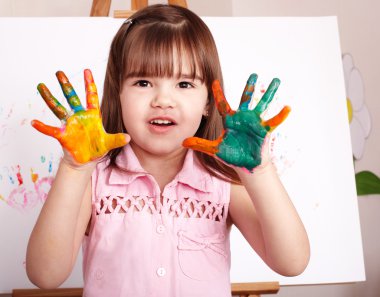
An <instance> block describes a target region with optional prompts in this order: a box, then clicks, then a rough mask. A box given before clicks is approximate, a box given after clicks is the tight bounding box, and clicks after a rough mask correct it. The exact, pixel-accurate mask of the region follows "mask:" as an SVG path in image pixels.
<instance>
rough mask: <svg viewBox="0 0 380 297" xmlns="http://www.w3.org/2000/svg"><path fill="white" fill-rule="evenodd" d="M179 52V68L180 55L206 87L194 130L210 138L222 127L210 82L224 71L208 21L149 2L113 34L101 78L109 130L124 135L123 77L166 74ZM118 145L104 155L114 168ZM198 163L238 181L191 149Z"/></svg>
mask: <svg viewBox="0 0 380 297" xmlns="http://www.w3.org/2000/svg"><path fill="white" fill-rule="evenodd" d="M175 50H177V53H178V55H177V57H179V59H178V63H179V65H178V66H179V67H178V68H177V69H182V67H181V66H182V65H181V63H182V61H181V57H183V55H187V57H188V58H189V59H187V60H189V61H191V63H192V65H190V66H191V72H192V73H190V74H191V75H192V76H193V77H195V76H196V75H199V76H200V77H201V80H202V81H203V82H204V83H205V84H206V86H207V89H208V101H209V104H208V113H209V116H207V117H203V118H202V121H201V123H200V126H199V128H198V130H197V132H196V134H195V136H197V137H202V138H206V139H210V140H214V139H216V138H217V137H218V136H219V135H220V134H221V133H222V131H223V123H222V118H221V116H220V115H219V113H218V111H217V109H216V106H215V104H214V99H213V98H212V97H213V95H212V90H211V84H212V82H213V81H214V80H216V79H217V80H219V81H220V82H221V84H222V85H223V78H222V71H221V67H220V62H219V57H218V52H217V49H216V45H215V41H214V39H213V37H212V34H211V32H210V30H209V29H208V27H207V26H206V24H205V23H204V22H203V21H202V20H201V19H200V18H199V17H198V16H197V15H196V14H194V13H193V12H191V11H190V10H188V9H186V8H183V7H179V6H174V5H163V4H156V5H151V6H148V7H146V8H144V9H142V10H140V11H138V12H136V13H135V14H134V15H132V17H131V18H130V19H129V20H127V21H126V22H124V24H123V25H122V26H121V27H120V29H119V31H118V32H117V33H116V35H115V37H114V39H113V41H112V44H111V49H110V54H109V59H108V64H107V71H106V77H105V81H104V91H103V100H102V104H101V113H102V118H103V124H104V128H105V130H106V131H107V132H108V133H118V132H124V133H127V131H126V129H125V127H124V124H123V118H122V111H121V104H120V91H121V86H122V83H123V80H124V79H125V78H127V77H130V76H166V77H170V76H173V75H174V74H178V75H181V73H174V71H175V66H176V65H173V64H174V61H173V56H174V55H173V53H174V51H175ZM121 150H122V149H121V148H118V149H114V150H112V151H110V152H109V153H108V155H107V156H108V157H109V158H110V166H116V162H115V160H116V157H117V155H118V154H119V153H120V152H121ZM195 153H196V156H197V157H198V159H199V161H200V162H201V164H202V165H203V166H204V167H205V169H206V170H207V171H208V172H209V173H210V174H212V175H213V176H217V177H219V178H222V179H224V180H228V181H232V182H234V183H239V182H240V181H239V178H238V175H237V174H236V172H235V171H234V170H233V169H232V168H230V167H228V166H226V165H224V164H223V163H221V162H219V161H218V160H216V159H215V158H213V157H211V156H208V155H206V154H203V153H200V152H195Z"/></svg>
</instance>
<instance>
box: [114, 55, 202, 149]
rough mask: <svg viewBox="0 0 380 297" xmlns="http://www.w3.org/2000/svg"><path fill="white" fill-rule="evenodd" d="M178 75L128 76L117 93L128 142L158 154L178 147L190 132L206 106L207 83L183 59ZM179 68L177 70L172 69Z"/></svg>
mask: <svg viewBox="0 0 380 297" xmlns="http://www.w3.org/2000/svg"><path fill="white" fill-rule="evenodd" d="M182 62H183V65H182V67H183V69H182V72H181V73H182V75H181V77H179V78H177V77H176V76H173V77H131V78H127V79H126V80H125V81H124V82H123V85H122V91H121V94H120V100H121V106H122V114H123V122H124V125H125V128H126V129H127V131H128V133H129V135H130V136H131V138H132V141H131V143H132V145H134V146H135V147H136V146H138V148H141V149H143V150H144V151H147V152H149V153H153V154H157V155H161V154H170V153H173V152H177V151H178V150H182V149H183V147H182V141H183V140H184V139H185V138H187V137H191V136H194V134H195V133H196V131H197V130H198V127H199V124H200V121H201V118H202V115H205V113H206V108H207V87H206V85H205V84H204V83H202V82H201V80H200V79H199V78H195V79H194V80H193V79H192V78H191V77H190V76H189V75H187V74H190V67H189V63H188V62H186V61H185V60H183V61H182ZM176 72H177V73H178V72H179V71H178V70H177V71H176Z"/></svg>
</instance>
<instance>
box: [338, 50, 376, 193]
mask: <svg viewBox="0 0 380 297" xmlns="http://www.w3.org/2000/svg"><path fill="white" fill-rule="evenodd" d="M342 62H343V72H344V82H345V86H346V98H347V109H348V120H349V122H350V132H351V144H352V153H353V155H354V160H359V159H361V157H362V156H363V153H364V144H365V140H366V138H367V137H368V136H369V133H370V131H371V117H370V114H369V111H368V108H367V106H366V105H365V103H364V84H363V80H362V76H361V75H360V72H359V70H358V69H357V68H356V67H355V66H354V60H353V58H352V56H351V55H350V54H344V55H343V57H342ZM355 180H356V191H357V194H358V195H359V196H362V195H370V194H380V178H379V177H378V176H376V175H375V174H374V173H373V172H371V171H368V170H365V171H361V172H358V173H356V174H355Z"/></svg>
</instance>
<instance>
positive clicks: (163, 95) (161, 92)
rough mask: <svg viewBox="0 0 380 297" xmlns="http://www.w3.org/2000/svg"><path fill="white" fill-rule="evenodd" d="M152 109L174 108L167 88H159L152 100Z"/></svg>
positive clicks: (172, 99) (170, 93)
mask: <svg viewBox="0 0 380 297" xmlns="http://www.w3.org/2000/svg"><path fill="white" fill-rule="evenodd" d="M152 107H159V108H172V107H175V101H174V98H173V94H172V92H171V91H170V90H169V88H164V87H161V88H159V89H158V90H157V92H156V93H155V95H154V98H153V100H152Z"/></svg>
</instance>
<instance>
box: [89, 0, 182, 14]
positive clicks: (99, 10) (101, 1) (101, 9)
mask: <svg viewBox="0 0 380 297" xmlns="http://www.w3.org/2000/svg"><path fill="white" fill-rule="evenodd" d="M168 3H169V4H172V5H178V6H182V7H187V4H186V0H168ZM145 6H148V0H131V10H115V11H114V15H113V16H114V17H115V18H128V17H130V16H131V15H132V14H133V13H135V12H136V11H137V10H139V9H141V8H143V7H145ZM110 7H111V0H93V1H92V7H91V12H90V16H108V15H109V12H110Z"/></svg>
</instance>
